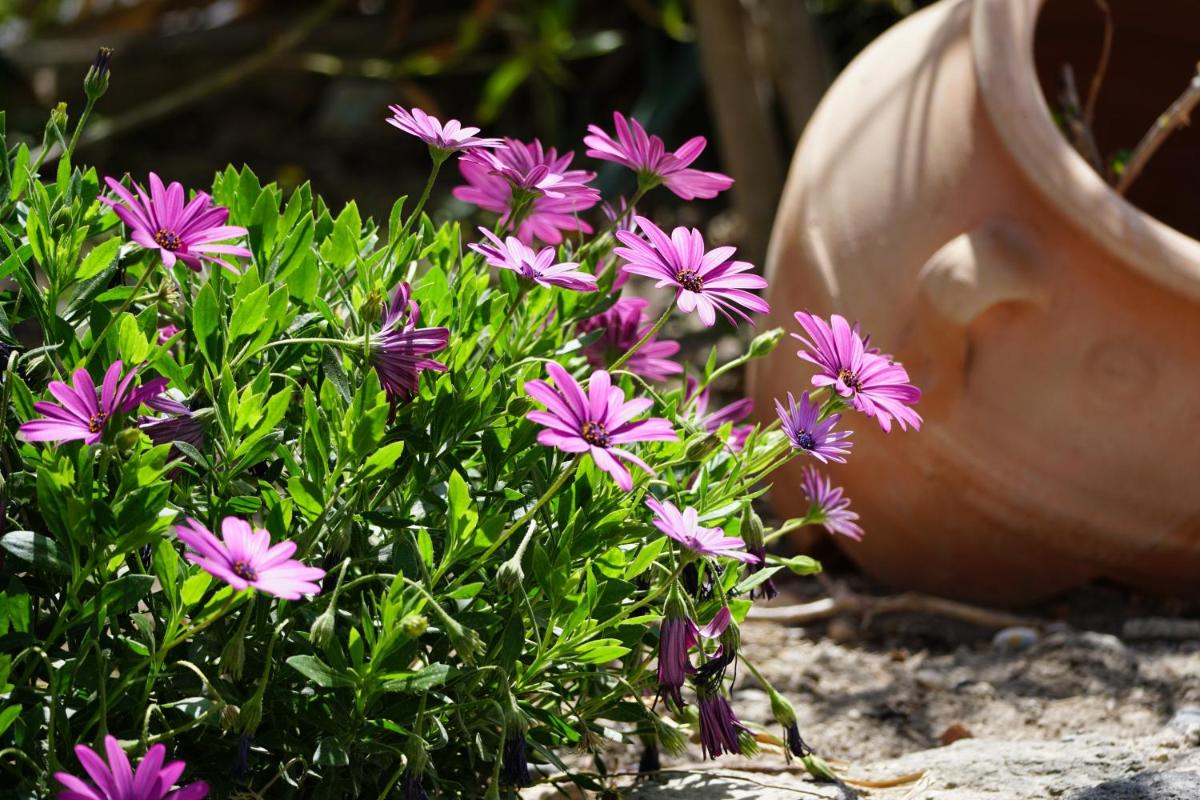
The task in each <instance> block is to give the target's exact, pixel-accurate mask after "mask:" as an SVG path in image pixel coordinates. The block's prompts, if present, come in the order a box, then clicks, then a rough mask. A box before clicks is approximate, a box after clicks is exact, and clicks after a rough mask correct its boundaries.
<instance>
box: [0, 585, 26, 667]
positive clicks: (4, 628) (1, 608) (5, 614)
mask: <svg viewBox="0 0 1200 800" xmlns="http://www.w3.org/2000/svg"><path fill="white" fill-rule="evenodd" d="M30 610H31V607H30V602H29V590H28V589H26V588H25V584H23V583H21V581H20V580H19V579H17V578H16V577H13V578H9V580H8V587H7V588H6V589H5V590H4V591H3V592H0V636H3V635H4V634H6V633H8V632H9V631H10V630H11V631H13V632H14V633H29V622H30ZM3 683H4V681H3V680H0V685H2V684H3Z"/></svg>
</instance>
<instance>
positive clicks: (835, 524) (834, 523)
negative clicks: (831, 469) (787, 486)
mask: <svg viewBox="0 0 1200 800" xmlns="http://www.w3.org/2000/svg"><path fill="white" fill-rule="evenodd" d="M800 488H801V489H802V490H803V491H804V496H805V497H806V498H807V499H808V509H809V510H808V513H809V516H810V517H816V520H815V521H816V522H818V523H819V524H820V525H823V526H824V527H825V530H827V531H829V532H830V533H840V534H841V535H842V536H845V537H847V538H850V539H854V540H855V541H859V540H861V539H862V537H863V529H862V528H860V527H859V526H858V523H857V522H856V521H855V520H857V519H858V514H855V513H854V512H853V511H851V510H850V500H849V499H848V498H846V497H844V496H843V492H842V488H841V487H840V486H836V487H835V486H834V485H833V484H832V483H831V482H830V480H829V478H828V477H827V476H825V475H822V474H821V473H820V472H817V470H816V468H814V467H812V466H808V467H805V468H804V474H803V477H802V478H801V481H800Z"/></svg>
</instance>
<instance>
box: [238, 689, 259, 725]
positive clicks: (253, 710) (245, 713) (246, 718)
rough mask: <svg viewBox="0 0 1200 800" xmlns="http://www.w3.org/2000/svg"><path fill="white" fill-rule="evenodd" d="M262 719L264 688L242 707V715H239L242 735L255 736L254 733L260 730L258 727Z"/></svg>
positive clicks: (256, 692)
mask: <svg viewBox="0 0 1200 800" xmlns="http://www.w3.org/2000/svg"><path fill="white" fill-rule="evenodd" d="M262 718H263V697H262V687H261V686H260V687H259V689H258V690H256V691H255V692H254V694H252V695H251V696H250V699H249V700H247V701H246V703H245V705H243V706H242V711H241V714H239V715H238V721H239V722H240V723H241V726H242V733H244V734H247V735H249V736H253V735H254V732H255V731H256V730H258V726H259V725H260V724H261V723H262Z"/></svg>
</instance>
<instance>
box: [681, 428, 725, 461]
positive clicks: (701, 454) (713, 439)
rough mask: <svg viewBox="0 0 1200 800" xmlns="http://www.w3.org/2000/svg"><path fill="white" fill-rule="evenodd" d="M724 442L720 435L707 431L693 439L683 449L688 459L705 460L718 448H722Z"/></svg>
mask: <svg viewBox="0 0 1200 800" xmlns="http://www.w3.org/2000/svg"><path fill="white" fill-rule="evenodd" d="M723 444H724V442H722V441H721V437H720V436H717V435H716V434H715V433H706V434H704V435H702V436H697V437H695V438H694V439H692V440H691V441H690V442H689V443H688V446H687V448H686V449H685V450H684V451H683V454H684V456H685V457H686V458H687V460H688V461H703V460H704V459H706V458H708V457H709V456H710V455H712V454H713V453H715V452H716V451H717V450H720V449H721V445H723Z"/></svg>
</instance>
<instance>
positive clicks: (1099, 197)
mask: <svg viewBox="0 0 1200 800" xmlns="http://www.w3.org/2000/svg"><path fill="white" fill-rule="evenodd" d="M1039 6H1040V2H1038V0H998V2H991V0H948V1H947V2H943V3H941V4H938V5H935V6H932V7H930V8H928V9H926V10H924V11H922V12H920V13H918V14H916V15H914V16H912V17H910V18H909V19H907V20H906V21H905V22H903V23H901V24H899V25H897V26H896V27H895V28H893V29H892V30H891V31H889V32H888V33H887V34H885V35H884V36H883V37H881V38H880V39H879V40H877V41H876V42H875V43H874V44H872V45H871V47H869V48H868V49H867V50H866V51H864V52H863V53H862V54H861V55H860V56H859V57H858V59H856V60H855V62H854V63H853V64H851V65H850V67H848V68H847V70H846V71H845V72H844V73H843V74H842V76H841V77H840V78H839V79H838V80H837V82H836V83H835V84H834V86H833V87H832V88H831V89H830V91H829V93H828V95H827V96H826V98H825V99H824V100H823V102H822V104H821V106H820V108H819V109H818V111H817V113H816V114H815V115H814V117H813V119H812V120H811V121H810V123H809V127H808V129H807V131H806V132H805V135H804V138H803V141H802V142H801V144H800V147H799V148H798V150H797V153H796V156H795V159H794V161H793V164H792V168H791V172H790V175H789V178H788V183H787V187H786V189H785V191H784V196H783V200H782V205H781V207H780V210H779V215H778V218H777V220H776V225H775V230H774V234H773V237H772V242H771V252H770V256H769V259H768V266H767V278H768V280H769V282H770V289H769V293H770V294H769V300H770V302H771V306H772V312H771V323H772V324H773V325H780V326H783V327H784V328H786V329H787V330H789V331H797V330H799V326H798V325H797V324H796V323H795V321H794V320H793V319H792V317H791V314H792V312H793V311H795V310H797V309H806V310H810V311H813V312H816V313H819V314H822V315H828V314H830V313H833V312H837V313H841V314H843V315H844V316H846V317H847V318H849V319H850V320H851V321H856V320H857V321H859V322H861V323H862V326H863V329H864V331H866V332H869V333H870V334H871V336H872V343H873V344H875V345H877V346H879V347H881V348H882V349H883V350H884V351H885V352H892V353H894V354H895V355H896V357H897V358H898V359H899V360H901V361H902V362H903V363H904V364H905V366H906V367H907V368H908V370H909V373H910V375H911V377H912V379H913V381H914V383H916V384H917V385H918V386H919V387H920V388H921V389H922V391H923V393H924V395H923V397H922V400H921V402H920V403H919V405H918V406H917V410H918V411H919V412H920V413H921V414H922V415H923V416H924V418H925V425H924V427H923V428H922V430H920V431H919V432H914V431H909V432H907V433H905V432H900V431H898V430H894V431H893V432H892V433H891V434H884V433H883V432H882V431H880V429H879V428H878V426H877V425H876V424H875V423H874V421H872V420H869V419H867V418H865V417H862V416H860V415H855V414H851V415H849V416H848V417H847V418H846V420H845V422H844V423H843V424H844V425H846V426H847V427H850V428H853V430H854V441H855V447H854V450H853V452H852V455H851V457H850V459H849V461H848V463H847V464H846V465H844V466H837V467H836V468H834V469H832V470H831V475H832V478H833V480H834V481H835V482H841V483H842V484H843V485H844V486H845V487H846V491H847V494H848V495H849V497H850V498H851V499H852V503H853V507H854V508H855V510H857V511H858V512H859V513H860V514H861V517H862V520H861V521H862V524H863V527H864V528H865V529H866V536H865V537H864V539H863V541H862V542H859V543H855V542H850V541H840V542H839V543H840V544H841V546H842V547H843V548H844V549H845V551H846V552H847V553H848V554H849V555H850V557H851V558H853V559H854V560H855V561H856V562H857V563H858V564H859V565H860V566H861V567H862V568H863V569H864V570H866V571H867V572H869V573H872V574H874V575H875V576H877V577H879V578H881V579H883V580H884V581H886V582H888V583H891V584H893V585H896V586H899V587H905V588H912V589H918V590H923V591H929V592H934V593H938V594H943V595H949V596H953V597H960V598H964V599H968V600H974V601H984V602H993V603H1004V604H1016V603H1022V602H1031V601H1035V600H1037V599H1040V598H1043V597H1046V596H1049V595H1052V594H1054V593H1057V592H1059V591H1061V590H1063V589H1066V588H1069V587H1072V586H1075V585H1078V584H1081V583H1083V582H1086V581H1088V580H1090V579H1093V578H1096V577H1101V576H1108V577H1113V578H1117V579H1120V580H1124V581H1128V582H1133V583H1140V584H1144V585H1150V586H1153V587H1155V588H1160V589H1162V588H1166V589H1169V590H1183V591H1189V592H1192V593H1194V592H1195V591H1196V587H1200V491H1197V486H1198V481H1200V444H1198V443H1200V369H1197V366H1200V313H1198V312H1200V305H1198V304H1197V297H1200V276H1197V275H1195V274H1193V273H1191V272H1188V266H1187V262H1188V258H1189V257H1190V256H1191V255H1192V254H1193V253H1200V250H1197V249H1195V248H1196V247H1197V244H1196V243H1195V242H1194V241H1192V240H1187V242H1185V243H1183V244H1181V243H1180V239H1181V238H1186V237H1181V235H1180V234H1178V233H1177V232H1175V231H1169V229H1166V228H1165V226H1163V225H1161V224H1160V223H1157V222H1154V221H1153V220H1150V219H1149V218H1147V217H1144V215H1141V214H1140V212H1138V211H1136V209H1133V208H1132V207H1131V206H1128V204H1126V203H1124V201H1122V200H1120V199H1119V198H1118V197H1117V196H1116V195H1115V194H1113V193H1111V192H1110V191H1108V190H1107V187H1105V185H1104V184H1103V182H1102V181H1101V180H1100V178H1099V177H1098V176H1096V175H1095V174H1094V173H1092V172H1091V171H1090V169H1089V168H1087V166H1086V165H1085V164H1083V162H1082V160H1081V159H1079V158H1078V157H1077V156H1076V155H1075V154H1074V151H1072V150H1071V149H1070V148H1069V146H1067V145H1066V143H1065V141H1061V137H1059V136H1058V134H1057V132H1056V131H1055V130H1054V129H1053V123H1052V122H1051V120H1050V116H1049V110H1048V109H1047V108H1046V106H1045V101H1044V100H1042V98H1041V91H1040V89H1039V87H1038V85H1037V81H1036V77H1035V75H1034V70H1033V66H1032V50H1033V45H1032V36H1033V27H1032V20H1033V19H1035V18H1036V15H1037V13H1038V8H1039ZM984 14H992V15H993V16H994V15H1000V17H1001V19H1000V22H999V23H998V22H996V20H995V19H991V20H988V19H980V18H979V17H980V15H984ZM1010 14H1011V15H1012V18H1007V15H1010ZM1003 25H1011V30H1009V31H1008V34H1009V35H1011V36H1012V37H1015V41H1016V44H1017V45H1018V46H1017V47H1015V48H1010V47H1007V46H1003V47H1002V46H999V45H997V44H996V42H995V40H994V39H993V38H992V34H991V33H990V32H989V31H990V30H993V29H995V28H998V27H1002V26H1003ZM1023 36H1024V37H1026V40H1025V41H1022V40H1021V39H1022V37H1023ZM1010 49H1011V50H1012V51H1013V52H1012V53H1008V52H1007V51H1008V50H1010ZM981 50H989V51H990V52H987V53H981V52H980V51H981ZM1009 58H1013V59H1023V60H1022V61H1021V62H1020V63H1017V64H1007V63H999V62H1001V61H1004V60H1005V59H1009ZM988 59H990V63H989V62H988ZM1026 61H1027V62H1028V64H1026V63H1025V62H1026ZM1026 67H1028V68H1027V69H1026ZM1024 83H1027V84H1028V85H1023V84H1024ZM997 86H999V87H1000V88H996V87H997ZM991 94H995V95H996V96H991ZM1038 114H1040V115H1042V116H1044V119H1042V118H1038V119H1036V120H1033V122H1031V121H1030V120H1029V119H1025V117H1030V118H1032V117H1033V116H1035V115H1038ZM1034 123H1036V126H1040V127H1036V131H1037V133H1038V135H1040V136H1043V137H1045V136H1053V137H1057V141H1056V140H1052V139H1050V138H1045V139H1044V141H1045V145H1044V146H1042V145H1040V144H1038V143H1037V142H1036V141H1035V142H1034V144H1032V145H1031V144H1030V139H1029V136H1028V134H1027V133H1025V132H1023V131H1027V130H1028V129H1029V127H1028V126H1029V125H1030V124H1034ZM1047 126H1049V127H1048V128H1047ZM1047 129H1048V130H1049V131H1050V133H1049V134H1046V130H1047ZM1023 137H1024V141H1021V140H1022V138H1023ZM1034 138H1035V139H1036V137H1034ZM1059 144H1061V145H1062V146H1061V147H1059ZM1022 147H1028V148H1029V150H1030V152H1032V153H1033V154H1034V155H1032V156H1027V155H1023V154H1022V152H1021V150H1022ZM1038 159H1042V160H1046V159H1053V161H1049V162H1046V163H1047V164H1048V165H1041V166H1039V165H1038V164H1035V163H1034V162H1036V161H1037V160H1038ZM1070 159H1074V161H1070ZM1060 162H1061V163H1060ZM1089 175H1090V177H1089ZM1060 192H1061V193H1062V194H1063V195H1064V196H1065V195H1072V196H1073V197H1075V200H1066V199H1064V198H1063V197H1060V196H1059V193H1060ZM1105 193H1107V195H1111V197H1109V196H1107V195H1105ZM1076 201H1077V202H1076ZM1090 204H1095V205H1094V210H1091V209H1093V206H1092V205H1090ZM1089 218H1091V219H1092V220H1093V224H1089V223H1088V220H1089ZM1114 226H1116V228H1117V231H1116V233H1117V234H1118V235H1116V236H1114V235H1113V227H1114ZM1122 226H1124V227H1122ZM1123 231H1124V234H1125V235H1123V236H1122V235H1120V234H1122V232H1123ZM1106 237H1108V238H1107V239H1106ZM1114 242H1116V243H1117V244H1114ZM1131 243H1132V244H1131ZM1122 247H1124V248H1125V250H1126V252H1118V251H1119V250H1120V249H1121V248H1122ZM1130 248H1143V250H1146V252H1138V253H1132V252H1131V250H1130ZM1156 248H1157V250H1158V254H1159V256H1161V258H1160V259H1159V261H1166V262H1172V263H1174V262H1176V261H1178V262H1179V263H1180V264H1182V265H1183V266H1181V267H1180V270H1181V271H1180V272H1176V273H1172V274H1166V273H1162V274H1151V273H1152V272H1153V270H1154V269H1156V268H1157V267H1155V266H1154V264H1155V263H1158V262H1156V261H1155V249H1156ZM1181 248H1182V250H1181ZM1188 248H1193V249H1190V250H1189V249H1188ZM1168 251H1170V252H1168ZM1163 254H1166V255H1163ZM1139 259H1141V261H1138V260H1139ZM1132 261H1138V263H1137V264H1133V263H1131V262H1132ZM1196 264H1197V265H1200V259H1197V260H1196ZM786 341H787V344H789V345H790V344H795V342H794V340H790V339H789V340H786ZM795 350H796V348H795V347H792V346H786V345H781V346H780V348H778V350H777V351H776V352H775V353H774V354H773V355H772V356H771V357H770V359H768V360H766V361H765V362H763V363H761V364H759V365H757V366H756V368H755V369H754V370H753V372H752V375H751V384H752V387H753V389H752V391H753V393H754V395H755V399H756V401H757V402H756V405H757V407H758V408H759V409H771V408H773V402H772V398H774V397H780V396H783V395H784V394H785V393H786V392H788V391H791V392H794V393H799V392H800V391H803V390H805V389H806V388H808V386H809V377H810V376H811V372H812V371H811V369H810V368H809V367H808V366H807V365H806V364H804V363H803V362H801V361H799V360H798V359H796V357H795ZM799 461H800V460H799V459H798V460H796V461H793V462H792V463H791V464H789V465H788V466H787V467H785V468H784V469H783V470H782V472H781V474H780V475H779V476H778V478H777V479H776V481H775V486H776V491H775V493H774V501H775V503H776V504H777V505H778V507H779V510H780V512H781V513H782V514H786V515H789V516H791V515H800V514H803V513H804V510H805V508H804V505H803V499H802V498H800V497H799V496H798V495H799V492H797V491H796V487H797V484H798V481H799V473H800V469H801V467H802V466H803V464H801V463H799Z"/></svg>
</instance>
